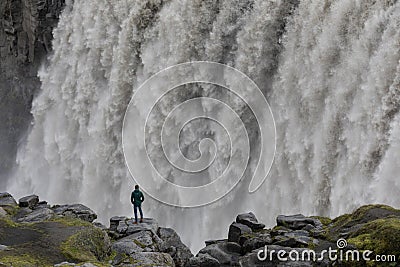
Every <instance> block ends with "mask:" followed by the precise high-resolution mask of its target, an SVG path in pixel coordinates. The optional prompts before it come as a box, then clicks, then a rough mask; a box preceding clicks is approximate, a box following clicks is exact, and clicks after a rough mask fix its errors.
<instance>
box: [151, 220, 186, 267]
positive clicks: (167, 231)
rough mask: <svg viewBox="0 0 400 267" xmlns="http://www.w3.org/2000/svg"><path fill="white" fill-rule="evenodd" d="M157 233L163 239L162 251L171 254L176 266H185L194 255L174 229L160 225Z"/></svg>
mask: <svg viewBox="0 0 400 267" xmlns="http://www.w3.org/2000/svg"><path fill="white" fill-rule="evenodd" d="M157 234H158V236H159V237H160V238H161V240H162V244H161V248H160V250H161V252H166V253H168V254H170V255H171V257H172V258H173V259H174V262H175V265H176V266H185V265H186V263H187V262H188V261H189V259H190V258H191V257H193V254H192V252H191V251H190V249H189V248H188V247H187V246H186V245H185V244H183V243H182V241H181V238H180V237H179V235H178V234H177V233H176V232H175V230H174V229H171V228H164V227H160V228H158V232H157Z"/></svg>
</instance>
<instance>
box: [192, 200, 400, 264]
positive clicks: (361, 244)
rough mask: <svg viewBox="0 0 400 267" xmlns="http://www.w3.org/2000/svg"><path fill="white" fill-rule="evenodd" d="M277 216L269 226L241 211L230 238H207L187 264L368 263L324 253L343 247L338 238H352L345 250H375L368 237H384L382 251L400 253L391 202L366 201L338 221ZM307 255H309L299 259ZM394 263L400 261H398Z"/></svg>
mask: <svg viewBox="0 0 400 267" xmlns="http://www.w3.org/2000/svg"><path fill="white" fill-rule="evenodd" d="M276 221H277V225H276V226H275V227H273V228H272V229H265V227H264V225H263V224H261V223H259V222H258V220H257V218H256V217H255V215H254V214H253V213H251V212H249V213H246V214H240V215H238V216H237V218H236V221H235V222H233V223H232V224H231V225H230V226H229V232H228V239H221V240H208V241H206V247H204V248H203V249H201V250H200V251H199V253H198V254H197V255H196V256H194V257H192V258H191V259H190V260H189V261H188V265H187V266H243V267H268V266H271V267H272V266H274V267H275V266H367V265H366V264H367V262H365V261H363V259H361V261H359V262H354V261H350V262H343V261H340V260H338V259H336V260H335V259H330V258H328V256H327V254H328V253H323V251H324V250H327V251H328V250H329V248H331V249H332V250H338V251H340V250H341V249H339V248H338V247H337V241H338V239H339V238H343V237H346V238H347V239H348V240H347V242H348V244H347V246H345V247H344V248H342V250H343V253H345V252H346V251H348V250H353V249H369V250H371V251H375V252H376V251H377V248H376V247H373V246H371V243H369V241H366V240H375V242H378V243H379V242H380V243H379V244H381V248H380V252H381V253H382V254H385V253H386V254H387V253H388V251H391V253H393V255H396V257H399V256H400V252H396V249H397V248H399V247H400V241H399V240H400V239H398V240H395V238H400V215H399V210H396V209H394V208H391V207H389V206H384V205H369V206H363V207H361V208H359V209H357V210H356V211H354V213H352V214H345V215H342V216H340V217H338V218H336V219H334V220H331V219H329V218H326V217H307V216H304V215H302V214H295V215H279V216H278V217H277V220H276ZM261 226H262V227H261ZM378 229H382V230H384V231H386V233H384V232H379V230H378ZM389 233H390V234H389ZM365 238H367V239H365ZM387 242H390V243H391V245H387V244H388V243H387ZM233 244H235V245H233ZM384 244H385V245H384ZM279 251H280V252H279ZM278 252H279V253H283V254H281V258H282V257H283V258H284V259H283V260H282V259H280V258H279V257H278ZM375 252H374V253H375ZM310 253H311V254H310ZM313 253H315V258H314V254H313ZM302 254H304V255H305V256H304V258H302V257H300V256H299V258H297V255H302ZM309 254H310V256H308V255H309ZM289 255H292V257H293V258H292V259H294V260H291V258H289ZM369 264H370V265H371V266H379V265H374V264H373V263H372V264H371V263H369ZM392 265H393V266H398V264H397V265H396V263H393V264H392Z"/></svg>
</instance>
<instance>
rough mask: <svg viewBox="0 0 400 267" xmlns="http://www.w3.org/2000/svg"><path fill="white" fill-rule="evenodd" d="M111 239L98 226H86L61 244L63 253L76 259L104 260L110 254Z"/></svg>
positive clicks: (81, 260) (76, 260)
mask: <svg viewBox="0 0 400 267" xmlns="http://www.w3.org/2000/svg"><path fill="white" fill-rule="evenodd" d="M110 248H111V240H110V238H109V237H108V235H107V234H106V233H105V232H104V231H102V230H101V229H99V228H96V227H93V226H91V227H84V228H83V229H82V230H80V231H79V232H77V233H76V234H74V235H72V236H70V237H69V238H68V239H67V240H66V241H65V242H63V243H62V245H61V250H62V252H63V254H64V255H65V256H66V257H67V258H69V259H71V260H73V261H75V262H86V261H104V260H105V259H106V258H107V257H108V256H109V254H110Z"/></svg>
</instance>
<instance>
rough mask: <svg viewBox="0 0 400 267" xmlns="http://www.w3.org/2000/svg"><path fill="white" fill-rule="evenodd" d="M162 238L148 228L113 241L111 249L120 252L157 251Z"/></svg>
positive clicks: (128, 253)
mask: <svg viewBox="0 0 400 267" xmlns="http://www.w3.org/2000/svg"><path fill="white" fill-rule="evenodd" d="M161 242H162V240H161V239H160V238H159V237H158V236H157V235H155V234H154V233H153V232H152V231H150V230H144V231H140V232H136V233H134V234H132V235H129V236H126V237H124V238H122V239H119V240H117V241H115V242H114V243H113V244H112V246H111V249H112V250H114V251H116V252H117V253H120V254H127V255H131V254H132V253H137V252H159V251H160V247H161V245H162V243H161Z"/></svg>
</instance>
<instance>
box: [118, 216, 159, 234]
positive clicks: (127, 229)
mask: <svg viewBox="0 0 400 267" xmlns="http://www.w3.org/2000/svg"><path fill="white" fill-rule="evenodd" d="M113 227H114V226H113ZM114 228H115V227H114ZM157 230H158V223H157V221H156V220H154V219H151V218H144V219H143V222H142V223H138V224H135V223H134V220H132V219H128V218H127V219H125V220H120V221H119V222H118V226H117V229H116V232H117V233H118V234H119V235H120V236H128V235H131V234H134V233H137V232H141V231H151V232H153V233H154V234H157Z"/></svg>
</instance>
